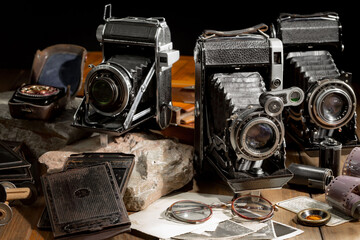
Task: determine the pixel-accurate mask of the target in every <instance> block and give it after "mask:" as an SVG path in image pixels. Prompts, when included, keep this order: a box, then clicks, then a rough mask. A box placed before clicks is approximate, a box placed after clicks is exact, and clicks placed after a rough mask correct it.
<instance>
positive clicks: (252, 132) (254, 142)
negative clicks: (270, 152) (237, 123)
mask: <svg viewBox="0 0 360 240" xmlns="http://www.w3.org/2000/svg"><path fill="white" fill-rule="evenodd" d="M245 142H246V145H247V146H248V147H249V148H251V149H254V150H256V151H264V150H266V149H269V148H271V147H272V146H273V145H274V131H273V129H272V128H271V127H270V126H269V125H268V124H266V123H259V124H255V125H254V126H252V127H251V128H249V130H248V131H247V133H246V138H245Z"/></svg>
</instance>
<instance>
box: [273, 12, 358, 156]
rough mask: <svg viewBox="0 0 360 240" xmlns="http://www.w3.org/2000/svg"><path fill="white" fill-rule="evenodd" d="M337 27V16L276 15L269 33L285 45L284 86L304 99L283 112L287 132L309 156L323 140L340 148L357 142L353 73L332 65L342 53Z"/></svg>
mask: <svg viewBox="0 0 360 240" xmlns="http://www.w3.org/2000/svg"><path fill="white" fill-rule="evenodd" d="M341 29H342V27H341V24H340V21H339V16H338V14H336V13H332V12H325V13H316V14H312V15H295V14H281V15H280V16H279V18H278V20H277V25H276V30H274V31H273V32H274V36H276V37H278V38H279V39H281V40H282V42H283V44H284V55H285V58H286V60H285V71H284V79H285V81H284V86H297V87H300V88H301V89H302V90H303V91H304V92H305V96H306V97H305V100H304V102H303V103H302V104H301V105H299V106H298V107H292V108H289V109H288V110H289V111H287V114H286V115H287V116H286V126H287V129H288V131H287V133H289V136H291V137H292V138H293V139H294V140H295V141H296V142H298V143H300V146H302V147H303V148H304V150H305V151H308V153H311V152H315V153H316V152H317V151H318V149H319V144H320V142H321V141H323V140H324V139H325V137H331V138H333V139H335V140H337V141H339V142H340V143H342V146H343V148H346V147H354V146H356V145H357V144H358V141H359V140H358V137H357V135H356V132H355V129H356V112H355V110H356V96H355V93H354V91H353V89H352V87H351V86H350V83H351V77H352V74H351V73H348V72H342V71H340V70H339V69H338V67H337V65H336V64H335V62H341V61H340V58H341V54H342V51H343V44H342V39H341V37H342V33H341ZM313 150H316V151H313Z"/></svg>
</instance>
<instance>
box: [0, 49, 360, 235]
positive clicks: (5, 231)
mask: <svg viewBox="0 0 360 240" xmlns="http://www.w3.org/2000/svg"><path fill="white" fill-rule="evenodd" d="M100 61H101V53H100V52H90V53H89V54H88V57H87V64H90V63H93V64H95V65H96V64H98V63H99V62H100ZM88 71H89V69H85V71H84V76H86V74H87V72H88ZM172 72H173V91H174V90H175V91H180V92H181V89H182V88H183V87H188V86H192V85H194V81H195V69H194V60H193V57H192V56H181V58H180V60H179V61H178V62H176V63H175V64H174V67H173V69H172ZM24 73H28V71H24V70H19V71H18V72H17V71H15V70H11V71H10V72H9V71H6V70H0V80H2V78H3V76H6V78H9V77H12V78H13V79H14V78H15V79H17V81H18V82H21V81H22V80H24V79H25V80H26V77H24ZM25 76H26V75H25ZM19 79H20V80H19ZM21 79H22V80H21ZM355 88H356V92H359V91H358V90H359V88H358V86H355ZM80 95H81V94H80ZM358 99H359V96H358ZM190 100H191V99H190ZM357 110H358V111H359V108H358V109H357ZM358 124H359V118H358ZM165 134H166V135H177V137H179V138H180V139H182V141H183V142H187V143H189V144H191V141H192V139H193V128H191V127H186V126H181V127H173V128H172V129H170V130H167V131H166V132H165ZM287 146H288V147H287V163H286V164H287V165H289V164H290V163H292V162H297V163H300V162H302V163H305V164H310V165H314V166H316V165H317V164H318V159H317V158H311V157H308V156H307V155H306V154H305V153H303V152H300V151H299V150H298V148H297V146H296V144H293V143H288V144H287ZM346 156H347V155H346V154H343V155H342V161H344V160H345V159H346ZM341 166H342V165H341ZM181 191H193V192H200V193H211V194H225V195H232V192H231V190H230V189H229V188H228V187H227V185H225V183H223V182H221V181H220V180H219V179H218V178H217V177H215V178H214V179H194V180H193V182H191V183H190V184H189V185H188V186H185V187H184V188H183V189H181ZM261 194H262V195H263V196H264V197H265V198H267V199H269V200H270V201H271V202H272V203H276V202H279V201H282V200H286V199H290V198H293V197H297V196H309V197H311V198H315V199H317V200H320V201H323V202H325V197H324V194H323V193H309V192H307V191H305V190H303V191H300V190H295V189H291V188H289V187H288V186H287V185H285V186H284V187H283V188H282V189H271V190H262V191H261ZM43 208H44V199H43V197H39V198H38V200H37V201H36V202H35V204H33V205H31V206H24V205H22V204H20V203H18V204H15V205H13V206H12V209H13V214H14V216H13V219H12V220H11V222H10V223H9V224H7V225H6V226H2V227H0V239H4V240H5V239H6V240H7V239H10V240H13V239H19V240H20V239H21V240H22V239H25V240H35V239H36V240H41V239H53V236H52V232H49V231H40V230H39V229H37V227H36V224H37V222H38V220H39V218H40V214H41V212H42V210H43ZM130 214H131V213H130ZM294 218H295V214H294V213H292V212H289V211H287V210H284V209H281V208H279V210H278V211H277V212H276V213H275V216H274V220H276V221H279V222H281V223H284V224H287V225H291V226H294V227H296V228H299V229H301V230H303V231H304V233H302V234H301V235H298V236H297V237H295V238H294V239H306V240H310V239H334V240H336V239H339V240H347V239H349V240H350V239H351V240H353V239H360V222H359V221H355V222H349V223H345V224H342V225H339V226H335V227H327V226H323V227H305V226H302V225H299V224H296V222H295V221H294ZM143 238H146V237H144V236H139V235H137V234H134V233H124V234H120V235H118V236H116V237H113V238H111V239H112V240H123V239H143Z"/></svg>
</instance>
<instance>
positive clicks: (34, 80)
mask: <svg viewBox="0 0 360 240" xmlns="http://www.w3.org/2000/svg"><path fill="white" fill-rule="evenodd" d="M86 54H87V51H86V49H85V48H83V47H81V46H77V45H72V44H56V45H52V46H49V47H47V48H45V49H44V50H42V51H41V50H37V52H36V54H35V58H34V61H33V65H32V69H31V74H30V84H26V85H23V86H21V87H20V88H18V89H16V90H15V92H14V94H13V96H12V98H11V99H10V100H9V102H8V105H9V110H10V114H11V116H12V117H13V118H21V119H40V120H45V121H47V120H50V119H53V118H54V117H55V116H56V115H58V114H59V113H60V112H61V111H62V110H63V109H64V108H65V106H66V104H67V102H68V101H69V100H70V99H71V98H72V97H74V96H76V94H77V92H78V91H79V90H80V89H81V85H82V78H83V69H84V63H85V59H86ZM33 86H41V88H44V87H45V88H49V87H50V88H52V89H56V91H55V92H54V93H53V94H49V95H41V94H27V93H24V92H23V89H26V88H27V89H29V88H32V87H33Z"/></svg>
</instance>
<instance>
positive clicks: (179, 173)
mask: <svg viewBox="0 0 360 240" xmlns="http://www.w3.org/2000/svg"><path fill="white" fill-rule="evenodd" d="M82 152H123V153H131V154H134V155H135V166H134V169H133V171H132V173H131V176H130V179H129V182H128V186H127V189H126V192H125V196H124V202H125V205H126V208H127V210H128V211H140V210H142V209H144V208H146V207H147V206H148V205H149V204H151V203H152V202H154V201H155V200H157V199H159V198H160V197H162V196H164V195H166V194H168V193H170V192H172V191H174V190H177V189H179V188H181V187H183V186H185V185H186V184H187V183H189V182H190V181H191V180H192V178H193V176H194V169H193V158H194V149H193V146H190V145H186V144H181V143H178V142H176V141H174V140H173V139H167V138H163V137H160V136H159V135H156V134H152V133H151V134H150V133H139V132H131V133H127V134H125V135H123V136H121V137H116V138H114V139H113V141H111V142H110V143H109V144H108V145H107V146H106V147H101V145H100V137H99V136H93V137H91V138H87V139H84V140H81V141H78V142H76V143H74V144H71V145H68V146H66V147H64V148H62V149H61V150H58V151H49V152H46V153H44V154H43V155H42V156H40V158H39V162H41V163H43V164H45V165H46V166H47V168H48V173H51V172H56V171H61V170H62V168H63V166H64V164H65V161H66V160H67V158H68V157H69V156H70V155H71V154H73V153H82Z"/></svg>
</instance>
